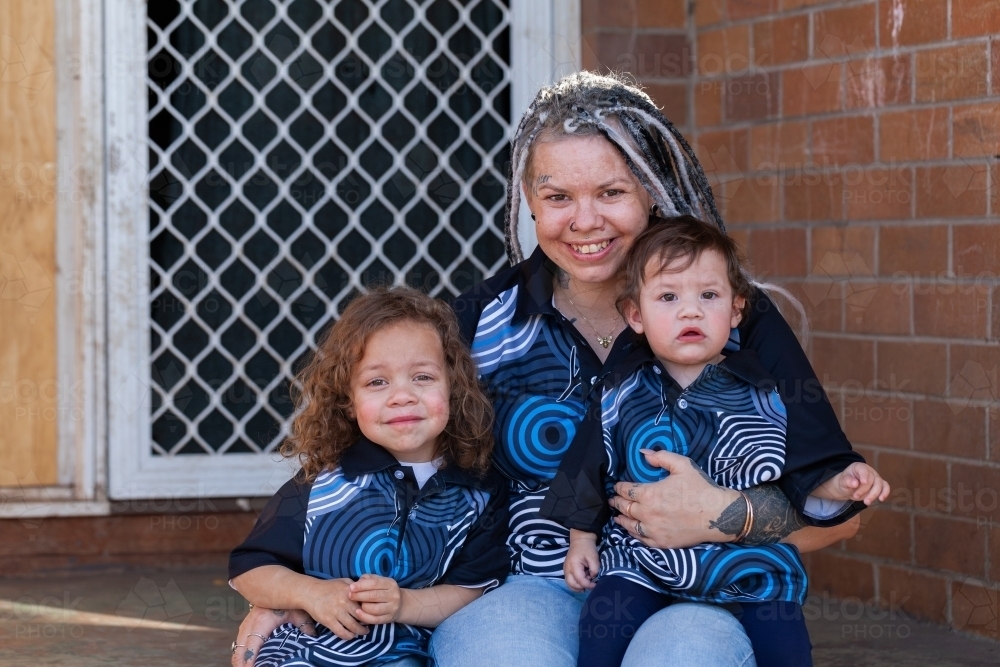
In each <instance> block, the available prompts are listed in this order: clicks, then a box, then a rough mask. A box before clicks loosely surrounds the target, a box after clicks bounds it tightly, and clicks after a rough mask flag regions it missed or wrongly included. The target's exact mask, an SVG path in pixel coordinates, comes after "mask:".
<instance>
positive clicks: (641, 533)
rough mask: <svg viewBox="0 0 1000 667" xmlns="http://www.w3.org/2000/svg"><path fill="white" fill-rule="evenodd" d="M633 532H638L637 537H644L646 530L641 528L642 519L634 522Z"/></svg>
mask: <svg viewBox="0 0 1000 667" xmlns="http://www.w3.org/2000/svg"><path fill="white" fill-rule="evenodd" d="M635 532H637V533H639V537H646V531H644V530H643V529H642V521H636V522H635Z"/></svg>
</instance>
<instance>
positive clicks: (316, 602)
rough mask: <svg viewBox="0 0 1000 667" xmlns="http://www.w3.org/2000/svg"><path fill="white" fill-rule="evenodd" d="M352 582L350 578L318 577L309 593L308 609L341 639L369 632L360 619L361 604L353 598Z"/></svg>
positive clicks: (352, 637)
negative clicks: (322, 578)
mask: <svg viewBox="0 0 1000 667" xmlns="http://www.w3.org/2000/svg"><path fill="white" fill-rule="evenodd" d="M352 583H354V582H352V581H351V580H350V579H326V580H321V579H317V580H316V582H315V584H313V586H312V591H311V593H310V595H309V607H308V609H307V611H309V612H310V613H311V614H312V616H313V618H315V619H316V620H317V621H319V622H320V623H322V624H323V625H325V626H326V627H327V628H329V629H330V632H332V633H333V634H335V635H337V636H338V637H340V638H341V639H354V638H355V637H357V636H358V635H364V634H368V628H366V627H365V626H364V625H362V624H361V622H360V621H358V612H359V611H360V610H361V604H360V603H358V602H355V601H354V600H352V599H351V584H352Z"/></svg>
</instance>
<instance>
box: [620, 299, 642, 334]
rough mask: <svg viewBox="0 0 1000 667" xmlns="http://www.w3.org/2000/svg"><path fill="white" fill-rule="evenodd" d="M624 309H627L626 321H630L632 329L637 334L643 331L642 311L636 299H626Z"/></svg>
mask: <svg viewBox="0 0 1000 667" xmlns="http://www.w3.org/2000/svg"><path fill="white" fill-rule="evenodd" d="M622 310H624V311H625V321H626V322H628V325H629V326H630V327H632V331H634V332H636V333H637V334H641V333H643V327H642V312H641V311H640V310H639V306H638V305H637V304H636V303H635V301H633V300H632V299H629V300H628V301H626V302H625V304H624V307H623V308H622Z"/></svg>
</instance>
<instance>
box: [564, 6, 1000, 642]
mask: <svg viewBox="0 0 1000 667" xmlns="http://www.w3.org/2000/svg"><path fill="white" fill-rule="evenodd" d="M603 4H604V5H612V6H614V7H619V8H618V9H610V8H604V7H601V8H598V7H597V5H596V3H594V4H593V5H591V4H590V3H588V2H584V8H585V11H584V14H583V17H584V25H583V35H584V42H585V44H586V45H587V46H588V47H589V48H590V49H591V50H592V51H593V53H591V54H590V55H589V56H587V59H585V65H586V66H595V65H605V66H607V65H610V66H612V67H614V68H615V69H619V70H622V69H627V68H626V67H625V65H626V64H627V63H636V64H641V63H644V62H645V63H650V62H655V61H656V56H657V51H656V49H666V50H665V51H664V52H663V54H661V61H662V60H663V57H662V55H666V54H670V55H673V54H676V53H686V54H690V59H691V65H690V67H689V69H687V70H684V71H683V72H682V73H681V75H680V76H679V77H678V76H674V77H667V78H662V79H661V78H660V77H657V76H650V75H648V74H649V73H647V72H643V71H639V72H637V74H638V76H639V78H640V80H641V81H643V82H644V83H645V82H648V83H649V84H651V85H650V89H651V92H652V93H653V96H654V98H655V99H657V100H658V101H659V103H660V104H663V105H664V108H665V110H666V112H667V114H668V116H670V115H673V116H674V118H675V119H677V120H679V123H678V124H679V125H681V126H682V127H684V128H685V132H686V134H687V136H688V137H689V138H690V139H691V140H692V143H694V144H695V146H696V150H697V152H698V155H699V157H700V159H701V160H702V163H703V165H704V166H705V169H706V171H707V172H708V173H709V176H710V178H711V179H712V181H713V185H714V187H715V191H716V195H717V197H718V198H719V199H720V201H721V203H722V208H723V215H724V216H725V219H726V221H727V224H728V225H729V229H730V230H731V232H732V233H733V235H734V236H735V237H737V238H738V239H739V240H740V241H741V242H742V243H743V244H744V245H745V246H746V247H747V248H748V250H749V253H750V256H751V259H752V262H753V265H754V270H755V272H756V273H757V275H758V277H759V278H762V279H766V280H769V281H772V282H777V283H781V284H783V285H785V286H786V287H788V288H789V289H791V290H792V291H793V292H794V293H795V294H796V295H797V296H798V297H799V299H800V300H801V301H802V303H803V304H804V305H805V307H806V309H807V311H808V314H809V322H810V325H811V336H810V338H809V340H808V344H807V349H808V351H809V354H810V358H811V359H812V361H813V364H814V366H815V368H816V372H817V374H818V375H819V377H820V379H821V380H822V381H823V383H824V385H825V386H826V388H827V390H828V392H829V393H830V396H831V400H832V401H833V402H834V404H835V407H836V408H837V410H838V412H839V415H840V418H841V422H842V424H843V425H844V428H845V430H846V431H847V433H848V435H849V437H850V438H851V440H852V442H853V443H855V446H856V448H857V449H858V450H859V451H861V452H862V453H863V454H864V455H865V457H866V458H867V459H868V460H869V462H871V463H873V464H874V465H875V466H876V467H877V468H878V469H879V470H880V471H881V472H882V473H883V475H884V476H885V477H886V478H887V479H889V480H890V481H891V482H892V484H893V486H894V492H893V495H892V498H891V500H890V501H889V502H887V503H885V504H883V505H882V506H881V507H879V508H877V509H874V510H869V511H866V512H865V513H863V515H862V517H863V527H862V530H861V531H860V533H859V534H858V536H857V537H856V538H855V539H853V540H850V541H848V542H846V543H843V544H840V545H837V546H836V547H833V548H831V549H827V550H825V551H823V552H821V553H819V554H815V555H811V556H810V557H808V559H807V561H808V566H809V569H810V572H811V575H812V582H813V584H812V592H813V593H821V592H823V591H828V592H830V593H831V594H834V595H836V596H840V597H860V598H862V599H864V600H869V599H874V600H876V601H881V603H882V604H884V605H889V606H891V607H894V608H897V609H899V608H901V609H902V610H904V611H905V612H906V613H908V614H909V615H912V616H917V617H919V618H924V619H928V620H933V621H937V622H940V623H946V624H950V625H952V626H953V627H955V628H957V629H960V630H964V631H970V632H975V633H978V634H983V635H987V636H990V637H993V638H996V637H997V631H998V629H997V618H998V616H1000V610H998V596H1000V404H998V397H1000V384H998V382H1000V380H998V364H1000V298H998V295H1000V281H998V280H997V272H998V271H1000V260H998V258H997V257H998V252H1000V224H998V218H997V216H998V211H1000V195H998V192H1000V162H998V161H1000V7H998V6H997V3H996V2H987V1H984V0H877V1H873V0H858V1H854V0H846V1H838V2H809V1H808V0H694V2H693V5H692V6H691V11H690V12H689V13H687V15H686V16H684V22H683V24H681V23H680V19H679V18H678V17H680V16H682V15H683V12H682V10H684V8H685V6H684V3H683V2H681V1H679V0H671V1H670V2H660V3H655V4H656V6H657V7H658V8H659V9H658V12H659V13H658V14H656V15H654V14H653V13H652V12H651V11H650V10H648V9H646V3H643V2H637V3H635V7H634V9H633V8H631V7H629V5H630V4H631V3H625V2H622V3H617V2H616V3H603ZM650 4H654V3H650ZM668 5H669V6H670V7H671V9H668V8H666V7H667V6H668ZM620 7H625V8H627V9H621V8H620ZM659 15H662V16H663V17H666V18H665V19H664V22H663V23H662V24H657V23H656V21H657V20H658V19H657V16H659ZM629 48H631V49H634V50H635V52H634V53H631V54H628V53H626V50H627V49H629ZM643 49H646V50H645V51H644V50H643ZM586 53H587V50H586V49H585V54H586ZM687 72H689V74H687ZM654 74H655V72H654ZM652 84H655V85H652ZM658 86H659V87H658ZM667 86H669V87H670V88H669V90H670V91H678V93H677V94H678V95H679V94H680V92H681V91H683V93H684V94H685V96H686V99H685V102H686V103H687V108H686V109H684V110H678V109H677V108H676V107H675V106H673V105H674V104H677V105H679V102H677V101H676V100H672V99H671V100H670V102H669V103H668V98H670V97H671V95H672V93H668V92H666V91H667V90H668V89H667ZM661 91H663V92H661Z"/></svg>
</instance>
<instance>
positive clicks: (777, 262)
mask: <svg viewBox="0 0 1000 667" xmlns="http://www.w3.org/2000/svg"><path fill="white" fill-rule="evenodd" d="M750 247H751V249H752V250H751V253H752V254H751V256H750V262H751V264H752V265H753V268H754V275H756V276H758V277H759V278H761V279H762V280H767V279H769V278H772V277H775V276H804V275H806V232H805V230H804V229H755V230H753V231H751V232H750Z"/></svg>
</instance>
